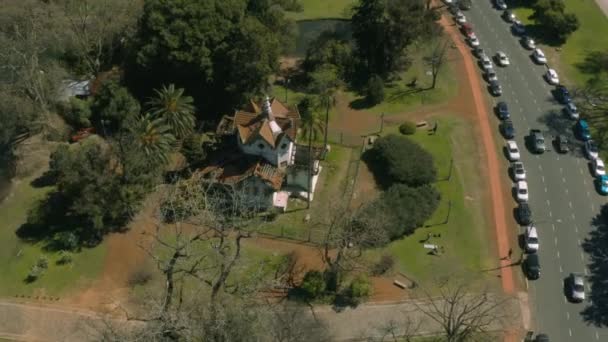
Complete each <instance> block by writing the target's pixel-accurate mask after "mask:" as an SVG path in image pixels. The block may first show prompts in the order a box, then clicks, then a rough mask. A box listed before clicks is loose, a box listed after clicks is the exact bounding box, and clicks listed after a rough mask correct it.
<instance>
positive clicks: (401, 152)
mask: <svg viewBox="0 0 608 342" xmlns="http://www.w3.org/2000/svg"><path fill="white" fill-rule="evenodd" d="M363 157H364V160H365V162H366V163H367V165H368V166H369V168H370V170H371V171H372V172H373V173H374V176H375V178H376V181H377V182H378V184H379V185H380V186H382V187H384V188H388V187H390V186H391V185H392V184H394V183H404V184H407V185H409V186H412V187H417V186H421V185H424V184H428V183H432V182H434V181H435V179H436V177H437V171H436V170H435V164H434V162H433V156H432V155H431V154H430V153H428V152H427V151H425V150H424V149H423V148H422V147H420V145H418V144H417V143H415V142H413V141H412V140H410V139H408V138H406V137H404V136H399V135H394V134H391V135H387V136H385V137H381V138H379V139H378V140H376V142H375V143H374V147H372V148H371V149H369V150H367V151H366V152H365V155H364V156H363Z"/></svg>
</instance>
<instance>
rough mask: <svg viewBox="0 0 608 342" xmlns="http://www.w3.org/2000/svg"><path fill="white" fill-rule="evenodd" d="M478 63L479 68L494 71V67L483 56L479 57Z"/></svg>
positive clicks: (488, 59) (486, 57)
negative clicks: (479, 64)
mask: <svg viewBox="0 0 608 342" xmlns="http://www.w3.org/2000/svg"><path fill="white" fill-rule="evenodd" d="M479 63H481V67H482V69H483V70H489V69H494V66H493V65H492V61H491V60H490V58H489V57H488V56H486V55H485V54H484V55H483V56H481V58H480V60H479Z"/></svg>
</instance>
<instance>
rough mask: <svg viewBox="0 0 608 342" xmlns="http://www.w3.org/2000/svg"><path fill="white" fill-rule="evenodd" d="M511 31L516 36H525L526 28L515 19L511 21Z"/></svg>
mask: <svg viewBox="0 0 608 342" xmlns="http://www.w3.org/2000/svg"><path fill="white" fill-rule="evenodd" d="M511 30H513V33H515V34H518V35H520V36H522V35H524V34H526V27H525V26H524V24H523V23H522V22H521V21H519V20H517V19H515V20H514V21H513V25H511Z"/></svg>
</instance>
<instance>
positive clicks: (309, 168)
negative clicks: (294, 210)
mask: <svg viewBox="0 0 608 342" xmlns="http://www.w3.org/2000/svg"><path fill="white" fill-rule="evenodd" d="M312 130H313V127H310V130H309V131H308V191H306V202H307V203H306V209H310V192H311V191H312V163H313V158H312Z"/></svg>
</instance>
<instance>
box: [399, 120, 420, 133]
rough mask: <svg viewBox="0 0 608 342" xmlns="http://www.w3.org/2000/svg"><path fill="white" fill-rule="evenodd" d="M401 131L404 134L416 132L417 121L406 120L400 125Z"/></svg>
mask: <svg viewBox="0 0 608 342" xmlns="http://www.w3.org/2000/svg"><path fill="white" fill-rule="evenodd" d="M399 132H400V133H401V134H403V135H412V134H414V133H416V123H414V122H411V121H406V122H404V123H402V124H401V125H399Z"/></svg>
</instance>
